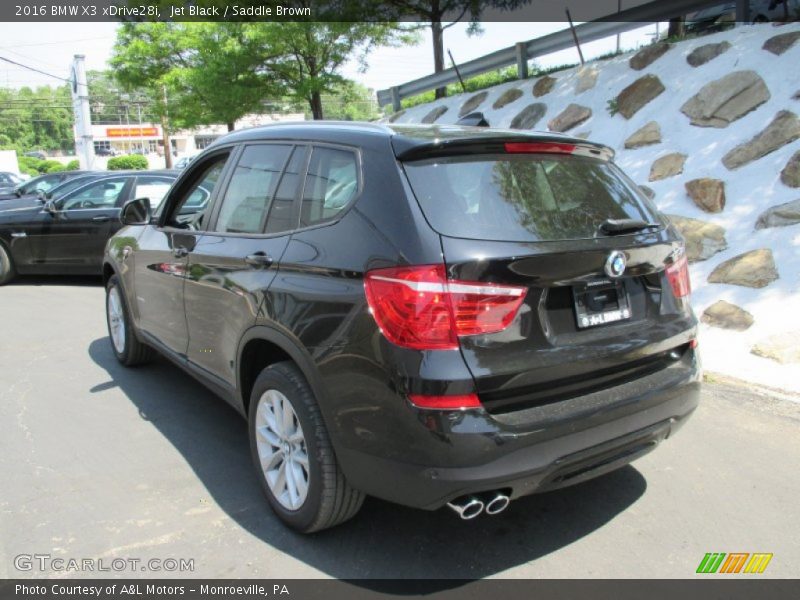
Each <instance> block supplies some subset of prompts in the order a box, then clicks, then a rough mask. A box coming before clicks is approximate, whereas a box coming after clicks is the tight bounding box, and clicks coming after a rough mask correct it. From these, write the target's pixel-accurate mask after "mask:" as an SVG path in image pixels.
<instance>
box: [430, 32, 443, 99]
mask: <svg viewBox="0 0 800 600" xmlns="http://www.w3.org/2000/svg"><path fill="white" fill-rule="evenodd" d="M431 35H432V37H433V72H434V73H441V72H442V71H444V30H443V29H442V21H441V20H439V19H434V20H433V21H431ZM446 95H447V88H443V87H441V88H436V98H444V97H445V96H446Z"/></svg>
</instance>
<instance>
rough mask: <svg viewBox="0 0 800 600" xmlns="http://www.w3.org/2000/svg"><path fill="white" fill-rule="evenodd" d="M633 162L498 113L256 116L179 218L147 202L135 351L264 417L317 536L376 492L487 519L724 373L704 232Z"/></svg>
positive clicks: (269, 475)
mask: <svg viewBox="0 0 800 600" xmlns="http://www.w3.org/2000/svg"><path fill="white" fill-rule="evenodd" d="M611 159H612V152H611V151H610V150H609V149H608V148H606V147H603V146H600V145H597V144H593V143H590V142H587V141H584V140H579V139H573V138H569V137H564V136H558V135H551V134H537V133H522V132H519V131H505V130H492V129H481V128H464V127H436V126H432V127H425V126H398V125H391V126H382V125H376V124H352V123H351V124H344V123H308V124H284V125H275V126H268V127H262V128H256V129H250V130H246V131H241V132H234V133H232V134H229V135H227V136H225V137H224V138H222V139H220V140H218V141H217V142H216V143H214V144H213V145H212V146H211V147H209V148H208V149H207V150H206V151H204V152H203V154H201V155H200V156H198V157H197V158H196V159H195V160H194V161H192V164H191V165H190V166H189V167H188V169H187V170H186V172H184V173H183V174H182V175H181V177H180V178H179V179H178V181H177V182H176V183H175V185H174V186H173V188H172V189H171V190H170V192H169V194H168V196H167V198H166V199H165V201H164V202H163V203H162V204H161V209H160V210H159V211H157V214H155V215H152V216H151V214H150V210H149V206H148V203H147V202H146V201H144V200H142V201H137V200H134V201H131V202H130V203H128V205H126V207H125V209H124V210H123V214H122V219H123V222H124V223H125V224H127V225H128V227H126V228H123V229H122V230H121V231H120V232H119V233H118V234H117V235H116V236H115V237H114V238H112V239H111V240H110V242H109V244H108V246H107V250H106V258H105V267H104V272H105V279H106V282H107V313H108V325H109V332H110V336H111V341H112V346H113V349H114V352H115V354H116V356H117V358H118V359H119V360H120V361H121V362H122V363H124V364H126V365H134V364H137V363H140V362H142V361H144V360H146V359H147V358H148V357H149V356H150V355H151V353H152V351H153V350H157V351H158V352H160V353H162V354H164V355H165V356H167V357H169V358H170V359H172V360H173V361H174V362H175V363H177V364H178V365H180V366H182V367H183V368H185V369H186V370H187V371H189V372H190V373H191V374H192V375H193V376H195V377H196V378H197V379H199V380H200V381H202V382H203V383H204V384H206V385H207V386H208V387H210V388H211V389H212V390H214V391H215V392H217V393H218V394H219V395H220V396H222V397H224V398H225V399H226V400H227V401H228V402H230V403H231V404H232V405H233V406H234V407H236V408H237V409H238V410H239V411H240V412H241V413H242V414H243V415H245V416H246V417H247V419H248V423H249V432H250V442H251V449H252V458H253V460H254V462H255V466H256V470H257V473H258V477H259V479H260V481H261V484H262V486H263V488H264V492H265V493H266V496H267V499H268V500H269V503H270V504H271V505H272V507H273V509H274V510H275V512H276V513H277V514H278V516H279V517H280V518H281V519H282V520H283V521H285V522H286V523H287V524H288V525H290V526H292V527H294V528H296V529H298V530H301V531H305V532H310V531H315V530H319V529H323V528H326V527H331V526H333V525H336V524H337V523H341V522H342V521H344V520H346V519H348V518H350V517H352V516H353V515H354V514H355V513H356V512H357V511H358V509H359V507H360V506H361V503H362V500H363V498H364V495H366V494H369V495H373V496H377V497H380V498H384V499H387V500H391V501H394V502H397V503H400V504H404V505H407V506H412V507H419V508H424V509H436V508H439V507H443V506H445V505H449V506H450V507H451V508H453V509H454V510H456V512H458V513H459V514H460V515H461V516H462V517H463V518H472V517H475V516H477V515H479V514H480V513H481V512H484V511H485V512H487V513H489V514H495V513H498V512H500V511H502V510H503V509H505V507H506V506H507V505H508V503H509V501H510V500H513V499H515V498H517V497H520V496H523V495H526V494H531V493H533V492H538V491H543V490H551V489H554V488H558V487H561V486H565V485H569V484H573V483H577V482H580V481H583V480H586V479H588V478H590V477H594V476H596V475H600V474H602V473H606V472H608V471H610V470H612V469H615V468H618V467H620V466H622V465H624V464H627V463H628V462H630V461H632V460H633V459H635V458H637V457H639V456H641V455H643V454H644V453H646V452H647V451H648V450H650V449H652V448H653V447H654V446H656V445H657V444H658V443H659V442H660V441H662V440H663V439H665V438H667V437H668V436H670V435H671V434H672V433H673V432H674V431H675V430H676V429H677V428H678V427H679V426H680V425H681V424H682V423H683V422H684V421H685V420H686V418H687V417H688V415H689V414H690V413H691V412H692V410H693V409H694V408H695V407H696V406H697V403H698V396H699V385H700V383H699V382H700V368H699V363H698V357H697V354H696V350H695V345H696V342H695V335H696V320H695V318H694V316H693V313H692V310H691V308H690V305H689V292H690V288H689V278H688V271H687V264H686V258H685V256H684V254H683V243H682V241H681V239H680V237H679V235H678V234H677V233H676V232H675V230H674V228H673V227H672V226H671V225H670V224H669V223H668V222H667V221H665V220H664V218H663V217H662V216H661V215H659V213H658V212H657V211H656V210H655V208H654V207H653V206H652V205H651V204H650V203H649V202H648V201H647V199H646V198H644V197H643V195H642V193H641V192H640V190H639V189H638V188H637V187H636V185H634V184H633V183H632V182H631V181H630V180H629V179H628V178H627V177H626V176H625V175H624V174H623V173H622V172H621V171H620V170H619V168H617V167H616V166H615V165H614V163H613V162H612V161H611ZM198 188H203V189H204V190H206V191H208V192H210V199H209V202H207V203H205V204H203V205H202V206H200V207H194V208H192V207H191V206H188V207H187V200H188V199H190V198H191V197H192V195H193V193H194V192H195V191H196V190H197V189H198ZM188 204H190V203H188ZM198 443H201V442H200V441H198Z"/></svg>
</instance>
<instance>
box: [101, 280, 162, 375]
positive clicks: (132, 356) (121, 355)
mask: <svg viewBox="0 0 800 600" xmlns="http://www.w3.org/2000/svg"><path fill="white" fill-rule="evenodd" d="M112 290H116V293H117V298H118V299H119V303H120V306H121V310H122V321H123V324H124V336H122V337H121V339H122V340H124V346H123V347H122V348H121V349H120V348H117V345H116V343H115V341H114V335H113V333H112V329H111V328H112V324H111V315H110V312H111V311H110V308H109V301H110V298H111V294H112ZM106 325H107V326H108V339H109V342H110V344H111V350H112V351H113V352H114V356H116V357H117V360H118V361H119V362H121V363H122V364H123V365H125V366H126V367H135V366H136V365H143V364H145V363H148V362H150V361H151V360H152V359H153V356H154V355H155V351H154V350H153V349H152V348H151V347H150V346H148V345H146V344H143V343H142V342H141V341H139V338H138V337H136V332H135V331H134V330H133V325H132V324H131V318H130V312H129V311H128V304H127V301H126V300H125V293H124V292H123V291H122V286H121V285H120V283H119V279H118V278H117V276H116V275H113V276H112V277H111V278H110V279H109V280H108V283H107V284H106Z"/></svg>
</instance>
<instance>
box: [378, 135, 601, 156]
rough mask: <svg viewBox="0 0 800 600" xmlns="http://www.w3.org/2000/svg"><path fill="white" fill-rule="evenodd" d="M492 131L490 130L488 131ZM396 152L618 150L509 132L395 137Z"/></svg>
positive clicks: (581, 153) (585, 153)
mask: <svg viewBox="0 0 800 600" xmlns="http://www.w3.org/2000/svg"><path fill="white" fill-rule="evenodd" d="M488 133H489V132H487V134H488ZM392 144H393V146H394V150H395V156H397V158H398V159H399V160H402V161H406V160H409V161H410V160H421V159H426V158H442V157H446V156H466V155H475V154H519V153H524V154H573V155H577V156H586V157H591V158H597V159H600V160H604V161H610V160H612V159H613V158H614V150H612V149H611V148H609V147H608V146H603V145H601V144H594V143H592V142H587V141H585V140H577V139H570V138H566V139H553V138H552V137H545V136H542V137H538V136H531V135H526V136H515V135H514V134H511V135H509V134H508V133H507V132H497V135H496V136H494V135H485V136H483V135H482V136H479V137H477V138H472V139H446V138H445V139H439V140H430V141H426V142H422V143H420V142H413V141H407V140H402V139H398V138H397V137H395V138H394V139H393V140H392Z"/></svg>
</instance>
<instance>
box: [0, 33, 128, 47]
mask: <svg viewBox="0 0 800 600" xmlns="http://www.w3.org/2000/svg"><path fill="white" fill-rule="evenodd" d="M112 38H114V36H113V35H111V36H109V35H105V36H102V37H90V38H77V39H74V40H60V41H58V42H39V43H36V44H14V46H13V47H14V48H30V47H31V46H57V45H59V44H70V43H72V42H91V41H94V40H110V39H112ZM7 49H8V48H7V47H0V50H7Z"/></svg>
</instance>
